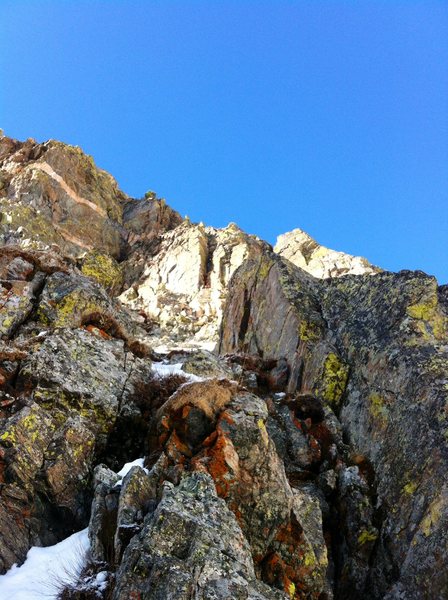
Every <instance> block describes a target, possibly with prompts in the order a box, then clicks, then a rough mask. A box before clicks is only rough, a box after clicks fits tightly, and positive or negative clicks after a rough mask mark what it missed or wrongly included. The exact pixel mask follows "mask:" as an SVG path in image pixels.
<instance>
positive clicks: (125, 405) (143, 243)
mask: <svg viewBox="0 0 448 600" xmlns="http://www.w3.org/2000/svg"><path fill="white" fill-rule="evenodd" d="M0 211H1V214H2V218H1V221H0V241H1V244H2V246H1V247H0V286H1V287H0V336H1V340H0V572H5V571H6V570H7V569H8V568H9V567H10V566H11V565H12V564H13V563H14V562H20V561H23V560H24V559H25V556H26V553H27V550H28V549H29V548H30V547H31V546H32V545H36V544H37V545H49V544H53V543H55V542H56V541H59V540H61V539H62V538H64V537H66V536H68V535H69V534H70V533H72V532H73V531H75V530H78V529H81V528H82V527H85V526H88V527H89V539H90V545H91V557H92V559H91V563H90V564H88V565H86V569H85V576H84V577H82V578H81V579H80V581H79V582H78V584H76V585H75V586H72V587H71V588H68V589H66V590H64V592H63V594H64V595H63V598H64V599H66V598H72V599H75V598H77V599H79V598H89V597H91V594H92V593H94V594H96V593H97V592H92V588H91V587H90V588H89V583H88V582H89V581H94V580H95V577H96V574H97V573H98V572H105V571H107V578H106V584H107V586H106V587H105V588H104V589H103V591H102V595H103V597H104V598H113V599H115V600H124V599H125V598H126V599H128V598H139V597H141V598H148V599H154V600H155V599H160V600H161V599H166V598H173V599H174V598H176V599H179V598H180V599H183V598H185V599H187V598H192V597H194V598H203V599H204V600H205V599H207V600H211V599H213V600H217V599H222V600H224V599H228V598H238V599H240V598H241V599H251V600H262V599H269V600H271V599H281V598H283V599H288V598H289V599H290V600H292V599H296V600H298V599H300V600H302V599H303V600H329V599H331V598H337V599H339V600H352V599H353V600H355V599H358V598H366V599H370V600H380V599H383V598H387V599H388V600H392V599H394V600H407V599H411V598H412V599H417V600H419V599H422V600H423V599H425V600H426V599H429V598H431V599H435V598H437V599H438V598H445V597H446V596H447V590H448V571H447V568H446V564H447V563H448V560H447V558H448V557H447V553H448V548H447V537H446V536H447V533H446V532H447V531H448V522H447V519H448V506H447V503H448V490H447V488H446V470H447V460H448V447H447V444H448V421H447V419H448V416H447V415H448V413H447V407H446V404H447V385H448V293H447V288H446V287H443V286H442V287H439V286H438V285H437V282H436V281H435V280H434V279H433V278H431V277H428V276H427V275H425V274H424V273H421V272H401V273H398V274H393V273H386V272H380V271H379V270H378V269H377V268H376V267H372V266H371V265H369V264H368V263H366V261H364V259H359V258H357V257H350V256H348V255H344V254H341V253H335V252H333V251H329V250H327V249H323V248H322V247H320V246H318V245H317V243H316V242H314V240H312V239H311V238H309V236H307V235H306V234H304V233H303V232H300V231H297V230H295V231H294V232H291V233H290V234H285V236H283V238H281V239H280V241H279V245H277V247H276V252H273V251H272V248H271V247H270V246H269V245H268V244H266V243H264V242H262V241H261V240H259V239H258V238H255V237H253V236H249V235H247V234H245V233H244V232H242V231H241V230H240V229H238V227H236V226H235V225H229V226H228V227H227V228H225V229H221V230H219V229H215V228H211V227H205V226H203V225H202V224H199V225H195V224H191V223H189V222H188V221H182V219H181V218H180V216H179V215H178V214H177V213H176V212H175V211H173V210H172V209H171V208H169V207H168V206H167V205H166V203H165V202H164V201H163V200H158V199H157V198H156V196H155V194H148V195H147V197H146V198H145V199H143V200H135V199H131V198H128V197H127V196H125V195H124V194H123V193H122V192H121V191H120V190H119V189H118V187H117V185H116V182H115V181H114V180H113V179H112V177H111V176H110V175H108V174H107V173H105V172H104V171H101V170H99V169H97V168H96V167H95V165H94V163H93V161H92V160H91V159H90V158H89V157H87V156H86V155H84V154H83V153H82V151H81V150H80V149H79V148H74V147H71V146H66V145H64V144H61V143H60V142H54V141H50V142H47V143H45V144H37V143H36V142H34V141H33V140H28V141H26V142H23V143H22V142H18V141H16V140H11V139H9V138H6V137H0ZM293 263H295V264H293ZM299 267H303V268H299ZM306 271H309V272H306ZM313 274H314V275H316V276H317V277H314V276H313ZM216 342H218V348H219V353H218V352H216V353H215V354H213V353H211V352H209V351H207V350H205V349H201V350H197V349H195V348H196V347H197V346H200V345H207V346H212V345H214V344H215V343H216ZM163 346H165V350H164V351H163V353H158V352H157V351H159V352H162V347H163ZM161 363H162V364H161ZM181 369H182V370H181ZM142 456H143V457H144V462H143V465H144V466H143V467H142V466H141V465H142V462H140V463H139V465H140V466H134V467H132V468H131V470H130V471H129V472H128V473H127V474H126V475H125V477H124V478H121V477H120V476H118V475H117V474H116V473H115V472H114V471H112V470H111V467H112V468H114V469H117V467H118V468H120V467H121V465H122V463H124V462H128V461H133V460H134V459H136V458H139V457H142ZM106 465H107V466H106ZM89 594H90V596H89ZM95 597H98V596H97V595H96V596H95Z"/></svg>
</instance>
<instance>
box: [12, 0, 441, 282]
mask: <svg viewBox="0 0 448 600" xmlns="http://www.w3.org/2000/svg"><path fill="white" fill-rule="evenodd" d="M0 23H1V24H0V127H2V128H3V129H4V130H5V133H6V134H8V135H10V136H12V137H16V138H19V139H25V138H27V137H34V138H36V139H37V140H39V141H43V140H46V139H48V138H57V139H60V140H62V141H65V142H68V143H71V144H76V145H80V146H81V147H82V148H83V149H84V150H85V151H86V152H87V153H89V154H92V155H93V156H94V158H95V161H96V163H97V164H98V165H99V166H100V167H102V168H105V169H106V170H108V171H110V172H111V173H112V174H113V175H114V176H115V177H116V179H117V180H118V182H119V184H120V186H121V188H122V189H123V190H124V191H125V192H127V193H128V194H130V195H133V196H135V197H140V196H142V195H143V194H144V193H145V191H147V190H149V189H150V190H154V191H156V192H157V193H158V194H159V196H162V197H165V198H166V199H167V201H168V203H169V204H171V206H173V207H174V208H176V209H177V210H179V212H180V213H181V214H183V215H185V214H188V215H189V216H190V218H191V219H192V220H193V221H204V222H206V223H207V224H210V225H215V226H225V225H226V224H227V223H228V222H229V221H235V222H237V223H238V224H239V225H240V226H241V227H242V228H243V229H245V230H246V231H248V232H250V233H256V234H257V235H259V236H260V237H263V238H264V239H267V240H268V241H270V242H271V243H273V242H275V239H276V236H277V235H278V234H280V233H283V232H285V231H288V230H290V229H293V228H295V227H300V228H302V229H304V230H305V231H307V232H308V233H310V234H311V235H313V236H314V237H315V238H316V239H317V240H318V241H319V242H320V243H322V244H325V245H327V246H329V247H332V248H335V249H338V250H344V251H346V252H350V253H352V254H360V255H363V256H366V257H367V258H368V259H369V260H371V261H372V262H374V263H375V264H378V265H380V266H382V267H384V268H387V269H391V270H399V269H404V268H408V269H422V270H424V271H426V272H428V273H431V274H435V275H436V276H437V277H438V278H439V281H440V282H448V260H447V259H448V2H446V1H440V2H432V1H431V0H422V1H420V2H417V1H413V0H406V1H403V2H398V1H397V2H395V1H394V0H384V1H382V0H375V1H369V0H356V1H355V0H353V1H351V2H350V1H343V0H340V1H336V0H335V1H332V0H325V1H319V0H309V1H306V2H305V1H299V0H297V1H296V2H286V1H281V0H272V1H271V2H266V1H261V0H259V1H256V2H255V1H239V2H236V1H231V0H222V1H214V0H208V1H199V0H197V1H196V0H184V1H182V2H176V1H174V0H173V1H171V0H163V1H162V0H160V1H150V0H148V1H146V2H144V1H140V2H125V1H118V0H117V1H113V0H110V1H107V2H105V1H103V2H98V1H95V0H89V1H88V2H87V1H83V0H76V2H75V1H67V0H66V1H64V0H53V1H46V2H43V1H39V0H33V1H28V2H24V1H22V0H13V1H12V0H2V2H1V3H0Z"/></svg>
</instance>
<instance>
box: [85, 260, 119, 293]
mask: <svg viewBox="0 0 448 600" xmlns="http://www.w3.org/2000/svg"><path fill="white" fill-rule="evenodd" d="M81 271H82V273H83V274H84V275H86V276H87V277H91V278H92V279H94V280H95V281H97V282H98V283H99V284H101V285H102V286H103V287H105V288H106V289H107V290H108V291H109V292H118V291H119V289H120V287H121V284H122V281H123V276H122V272H121V269H120V266H119V265H118V263H117V261H116V260H115V259H114V258H112V257H111V256H109V255H107V254H102V253H101V252H97V251H93V252H89V254H87V255H86V257H85V258H84V260H83V263H82V267H81Z"/></svg>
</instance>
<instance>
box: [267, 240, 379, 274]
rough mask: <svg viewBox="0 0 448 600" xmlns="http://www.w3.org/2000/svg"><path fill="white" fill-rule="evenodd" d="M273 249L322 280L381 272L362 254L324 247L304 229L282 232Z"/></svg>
mask: <svg viewBox="0 0 448 600" xmlns="http://www.w3.org/2000/svg"><path fill="white" fill-rule="evenodd" d="M274 251H275V252H277V253H278V254H280V256H282V257H283V258H286V259H287V260H290V261H291V262H292V263H293V264H295V265H296V267H300V268H301V269H303V270H304V271H307V273H310V274H311V275H313V276H314V277H318V278H319V279H325V278H327V277H341V276H342V275H366V274H368V273H378V272H380V271H381V269H379V268H378V267H374V266H373V265H371V264H370V263H369V261H368V260H366V259H365V258H362V257H361V256H351V255H350V254H345V252H338V251H337V250H330V248H325V246H321V245H320V244H318V243H317V242H316V240H314V239H313V238H312V237H311V236H310V235H308V234H307V233H306V232H305V231H302V230H301V229H293V230H292V231H288V233H284V234H283V235H280V236H279V237H278V239H277V243H276V245H275V247H274Z"/></svg>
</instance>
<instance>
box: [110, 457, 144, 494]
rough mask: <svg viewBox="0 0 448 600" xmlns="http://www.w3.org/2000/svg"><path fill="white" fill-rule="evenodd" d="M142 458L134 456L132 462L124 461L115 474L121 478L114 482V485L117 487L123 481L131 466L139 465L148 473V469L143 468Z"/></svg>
mask: <svg viewBox="0 0 448 600" xmlns="http://www.w3.org/2000/svg"><path fill="white" fill-rule="evenodd" d="M144 460H145V459H144V458H136V459H135V460H133V461H132V462H128V463H126V464H125V465H124V466H123V468H122V469H121V470H120V471H118V473H117V475H118V476H119V477H121V479H120V480H119V481H117V483H116V484H115V486H114V487H117V486H119V485H121V484H122V483H123V479H124V478H125V476H126V475H127V474H128V473H129V471H130V470H131V469H132V467H141V468H142V469H143V470H144V471H145V473H146V474H148V473H149V471H148V469H145V467H144V466H143V462H144Z"/></svg>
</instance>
